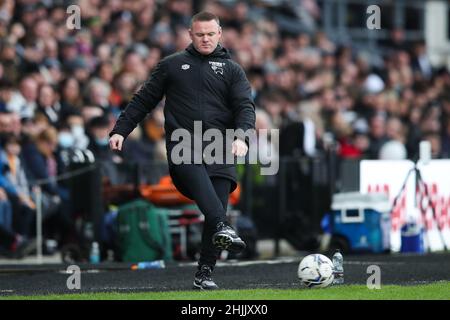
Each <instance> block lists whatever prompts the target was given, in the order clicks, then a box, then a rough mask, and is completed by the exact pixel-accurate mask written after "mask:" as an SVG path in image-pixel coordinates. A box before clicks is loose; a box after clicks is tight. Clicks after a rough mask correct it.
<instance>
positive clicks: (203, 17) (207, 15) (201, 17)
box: [190, 11, 220, 28]
mask: <svg viewBox="0 0 450 320" xmlns="http://www.w3.org/2000/svg"><path fill="white" fill-rule="evenodd" d="M211 20H215V21H216V22H217V24H218V25H219V26H220V20H219V18H218V17H217V16H216V15H215V14H214V13H211V12H208V11H201V12H199V13H197V14H195V15H194V16H193V17H192V19H191V25H190V27H191V28H192V24H193V23H194V22H195V21H211Z"/></svg>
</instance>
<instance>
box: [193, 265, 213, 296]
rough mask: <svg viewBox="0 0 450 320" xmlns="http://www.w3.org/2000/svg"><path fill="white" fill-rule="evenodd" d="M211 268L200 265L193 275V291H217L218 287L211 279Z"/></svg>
mask: <svg viewBox="0 0 450 320" xmlns="http://www.w3.org/2000/svg"><path fill="white" fill-rule="evenodd" d="M212 269H213V268H212V267H210V266H208V265H202V266H201V267H200V268H199V270H198V271H197V272H196V273H195V278H194V289H200V290H217V289H219V287H218V286H217V285H216V284H215V283H214V281H213V280H212V278H211V273H212Z"/></svg>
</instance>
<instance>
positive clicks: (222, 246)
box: [212, 222, 246, 253]
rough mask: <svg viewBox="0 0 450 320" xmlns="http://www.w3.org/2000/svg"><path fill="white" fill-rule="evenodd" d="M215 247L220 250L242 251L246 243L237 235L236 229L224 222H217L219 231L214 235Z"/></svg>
mask: <svg viewBox="0 0 450 320" xmlns="http://www.w3.org/2000/svg"><path fill="white" fill-rule="evenodd" d="M212 242H213V245H214V247H216V248H217V249H219V250H228V251H230V252H235V253H239V252H242V251H243V250H244V249H245V247H246V245H245V242H244V241H243V240H242V239H241V238H240V237H239V236H238V235H237V233H236V231H234V229H233V228H232V227H230V226H229V225H227V224H225V223H224V222H219V223H218V224H217V232H216V233H214V235H213V237H212Z"/></svg>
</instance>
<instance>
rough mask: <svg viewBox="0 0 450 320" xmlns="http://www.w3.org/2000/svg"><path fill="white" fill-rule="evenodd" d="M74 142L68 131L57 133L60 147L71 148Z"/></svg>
mask: <svg viewBox="0 0 450 320" xmlns="http://www.w3.org/2000/svg"><path fill="white" fill-rule="evenodd" d="M74 142H75V140H74V138H73V136H72V135H71V134H70V133H69V132H61V133H60V134H59V135H58V143H59V145H60V147H61V148H71V147H73V144H74Z"/></svg>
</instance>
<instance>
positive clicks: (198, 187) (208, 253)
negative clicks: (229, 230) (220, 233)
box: [170, 164, 232, 266]
mask: <svg viewBox="0 0 450 320" xmlns="http://www.w3.org/2000/svg"><path fill="white" fill-rule="evenodd" d="M170 173H171V176H172V179H173V182H174V184H175V186H176V187H177V188H178V190H179V191H180V192H181V193H183V194H184V195H185V196H187V197H189V198H191V199H192V200H194V201H195V203H196V204H197V206H198V207H199V208H200V210H201V212H202V213H203V215H204V216H205V223H204V226H203V234H202V248H201V251H200V260H199V265H203V264H207V265H210V266H214V265H215V264H216V260H217V256H218V254H219V251H218V250H216V249H215V248H214V246H213V244H212V236H213V234H214V233H215V232H216V225H217V223H219V222H224V221H226V211H227V205H228V196H229V193H230V190H231V184H232V181H231V180H229V179H227V178H221V177H209V175H208V173H207V171H206V168H205V166H204V165H200V164H182V165H173V166H171V168H170Z"/></svg>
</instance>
